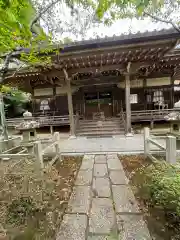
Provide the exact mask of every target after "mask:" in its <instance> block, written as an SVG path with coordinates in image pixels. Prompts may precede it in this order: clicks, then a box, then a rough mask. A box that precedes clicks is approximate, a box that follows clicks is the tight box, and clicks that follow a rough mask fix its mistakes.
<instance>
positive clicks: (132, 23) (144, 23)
mask: <svg viewBox="0 0 180 240" xmlns="http://www.w3.org/2000/svg"><path fill="white" fill-rule="evenodd" d="M170 27H171V26H170V25H168V24H165V23H164V24H163V23H160V22H159V23H155V22H152V21H151V20H150V19H146V20H137V19H132V20H130V19H123V20H118V21H116V22H115V23H114V24H112V25H111V26H110V27H107V26H104V25H100V26H99V27H96V28H92V29H89V30H88V31H87V34H86V37H85V39H90V38H95V36H97V35H98V36H99V37H105V36H109V37H110V36H113V35H117V36H118V35H121V34H129V33H130V32H131V33H137V32H145V31H149V32H150V31H154V30H161V29H163V28H170ZM61 37H70V38H71V39H73V40H81V39H82V37H76V36H74V35H72V34H69V33H64V34H63V35H61Z"/></svg>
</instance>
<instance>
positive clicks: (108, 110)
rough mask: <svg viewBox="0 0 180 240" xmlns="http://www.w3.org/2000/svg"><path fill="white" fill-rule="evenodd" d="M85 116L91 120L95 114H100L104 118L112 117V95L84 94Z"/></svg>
mask: <svg viewBox="0 0 180 240" xmlns="http://www.w3.org/2000/svg"><path fill="white" fill-rule="evenodd" d="M84 97H85V116H86V118H88V119H92V118H93V116H94V115H95V114H96V113H97V114H98V113H102V114H103V115H104V116H105V117H112V93H111V92H93V93H85V96H84Z"/></svg>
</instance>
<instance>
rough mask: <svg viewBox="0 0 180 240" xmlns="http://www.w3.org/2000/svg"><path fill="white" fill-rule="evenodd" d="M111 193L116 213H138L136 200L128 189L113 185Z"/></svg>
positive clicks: (123, 186)
mask: <svg viewBox="0 0 180 240" xmlns="http://www.w3.org/2000/svg"><path fill="white" fill-rule="evenodd" d="M112 192H113V199H114V203H115V209H116V212H117V213H139V208H138V205H137V202H136V199H135V197H134V194H133V192H132V190H131V188H130V187H128V186H126V185H113V186H112Z"/></svg>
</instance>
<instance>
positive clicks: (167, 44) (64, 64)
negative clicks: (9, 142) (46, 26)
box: [6, 29, 180, 135]
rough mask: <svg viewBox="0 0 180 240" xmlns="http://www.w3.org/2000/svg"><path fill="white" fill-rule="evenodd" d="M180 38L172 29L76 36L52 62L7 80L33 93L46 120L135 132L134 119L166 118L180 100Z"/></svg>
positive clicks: (78, 130) (75, 128) (75, 130)
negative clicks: (80, 39)
mask: <svg viewBox="0 0 180 240" xmlns="http://www.w3.org/2000/svg"><path fill="white" fill-rule="evenodd" d="M179 39H180V33H178V32H176V31H175V30H172V29H169V30H162V31H153V32H144V33H136V34H129V35H121V36H114V37H110V38H104V39H100V38H99V39H93V40H86V41H81V42H73V43H71V44H69V45H66V46H63V48H62V46H61V49H60V48H59V54H57V53H56V54H55V53H54V54H52V56H51V57H52V64H51V67H48V68H47V67H46V68H37V70H33V71H29V70H28V68H25V69H22V70H21V71H19V72H17V73H16V74H15V75H13V77H11V76H12V74H10V76H9V77H8V76H7V78H6V84H8V85H11V86H15V87H17V86H18V88H19V89H23V90H25V91H27V92H31V93H32V96H33V107H32V112H33V115H34V116H35V117H37V118H38V119H41V123H42V125H43V124H44V125H49V126H50V125H63V124H64V125H65V124H70V129H71V134H72V135H76V134H77V135H78V134H79V135H90V134H93V133H98V134H100V133H101V132H103V133H105V134H119V133H122V131H124V132H125V133H126V134H131V131H132V127H131V124H132V123H133V122H140V121H158V120H163V119H164V115H165V114H167V113H168V112H170V111H172V108H173V106H174V103H175V102H177V101H179V100H180V87H178V85H179V83H180V74H179V76H178V73H180V48H179V46H178V44H179V42H178V41H179ZM57 49H58V48H57ZM42 119H44V120H42Z"/></svg>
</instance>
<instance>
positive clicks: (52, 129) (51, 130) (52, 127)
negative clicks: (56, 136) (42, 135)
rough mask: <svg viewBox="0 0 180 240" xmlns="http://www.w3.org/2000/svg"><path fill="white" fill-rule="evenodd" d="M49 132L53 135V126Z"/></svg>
mask: <svg viewBox="0 0 180 240" xmlns="http://www.w3.org/2000/svg"><path fill="white" fill-rule="evenodd" d="M50 132H51V135H53V133H54V129H53V125H51V126H50Z"/></svg>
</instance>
